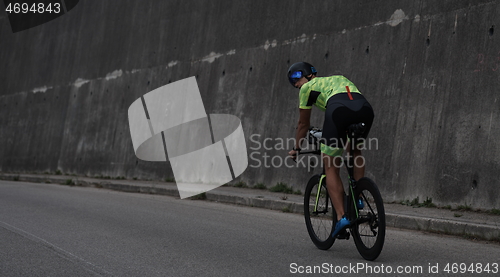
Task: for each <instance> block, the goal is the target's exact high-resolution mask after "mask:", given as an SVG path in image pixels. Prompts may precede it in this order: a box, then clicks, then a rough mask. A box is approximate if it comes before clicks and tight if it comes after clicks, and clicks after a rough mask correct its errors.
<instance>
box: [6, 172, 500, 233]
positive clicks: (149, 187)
mask: <svg viewBox="0 0 500 277" xmlns="http://www.w3.org/2000/svg"><path fill="white" fill-rule="evenodd" d="M0 180H7V181H23V182H33V183H51V184H60V185H68V186H81V187H95V188H104V189H109V190H115V191H122V192H131V193H146V194H158V195H166V196H173V197H179V192H178V191H177V189H176V188H168V187H165V186H162V185H154V184H126V183H123V182H120V181H119V180H113V181H106V180H102V181H101V180H99V179H92V178H82V177H75V176H64V175H61V176H26V175H20V174H0ZM129 182H130V181H129ZM205 196H206V198H204V199H205V200H208V201H214V202H219V203H225V204H234V205H242V206H248V207H256V208H263V209H270V210H279V211H283V212H289V213H296V214H303V211H304V205H303V204H302V203H297V202H293V201H287V200H278V199H268V198H267V199H266V198H265V197H263V196H260V197H259V196H256V197H247V196H238V195H227V194H222V193H217V192H214V191H209V192H206V193H205ZM386 225H387V227H393V228H399V229H408V230H417V231H426V232H432V233H440V234H446V235H453V236H462V237H465V238H476V239H481V240H487V241H497V242H500V226H495V225H487V224H480V223H472V222H466V221H458V220H450V219H441V218H431V217H422V216H413V215H406V214H398V213H392V212H386Z"/></svg>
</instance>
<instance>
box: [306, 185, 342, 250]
mask: <svg viewBox="0 0 500 277" xmlns="http://www.w3.org/2000/svg"><path fill="white" fill-rule="evenodd" d="M320 179H321V176H320V175H314V176H313V177H311V179H309V182H308V183H307V187H306V191H305V194H304V217H305V220H306V226H307V232H308V233H309V236H310V237H311V240H312V241H313V243H314V244H315V245H316V247H318V248H319V249H321V250H327V249H330V247H332V245H333V243H334V242H335V239H334V238H332V233H333V230H334V228H335V223H336V218H337V217H336V213H335V209H334V208H333V205H332V202H331V201H330V197H329V196H328V191H327V189H326V185H325V179H323V182H322V184H320Z"/></svg>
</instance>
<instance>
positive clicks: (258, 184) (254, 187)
mask: <svg viewBox="0 0 500 277" xmlns="http://www.w3.org/2000/svg"><path fill="white" fill-rule="evenodd" d="M252 188H253V189H267V187H266V186H265V185H264V184H263V183H257V185H255V186H253V187H252Z"/></svg>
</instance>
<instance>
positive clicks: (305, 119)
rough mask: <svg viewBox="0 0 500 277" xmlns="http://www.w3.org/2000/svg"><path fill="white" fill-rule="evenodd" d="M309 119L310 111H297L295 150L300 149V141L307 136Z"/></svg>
mask: <svg viewBox="0 0 500 277" xmlns="http://www.w3.org/2000/svg"><path fill="white" fill-rule="evenodd" d="M310 119H311V109H299V122H298V123H297V133H296V135H295V149H300V147H301V145H300V143H301V142H302V139H304V138H305V137H306V135H307V131H308V130H309V125H310Z"/></svg>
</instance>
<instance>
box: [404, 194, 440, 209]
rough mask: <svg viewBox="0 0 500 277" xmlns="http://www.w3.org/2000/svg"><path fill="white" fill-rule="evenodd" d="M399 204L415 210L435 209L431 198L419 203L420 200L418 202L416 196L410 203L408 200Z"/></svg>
mask: <svg viewBox="0 0 500 277" xmlns="http://www.w3.org/2000/svg"><path fill="white" fill-rule="evenodd" d="M400 204H401V205H405V206H411V207H417V208H420V207H425V208H436V204H434V203H432V198H429V197H426V198H425V200H424V202H422V203H420V200H419V198H418V196H417V197H416V198H415V199H413V200H412V201H410V200H404V201H401V203H400Z"/></svg>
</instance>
